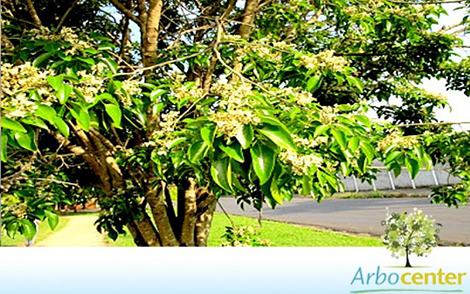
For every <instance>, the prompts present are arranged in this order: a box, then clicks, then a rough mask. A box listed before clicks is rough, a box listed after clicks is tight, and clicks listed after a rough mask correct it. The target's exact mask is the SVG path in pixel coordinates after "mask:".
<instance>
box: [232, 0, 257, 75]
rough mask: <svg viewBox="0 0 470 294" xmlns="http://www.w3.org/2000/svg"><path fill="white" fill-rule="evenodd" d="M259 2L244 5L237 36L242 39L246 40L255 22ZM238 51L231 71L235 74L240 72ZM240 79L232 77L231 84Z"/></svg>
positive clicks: (253, 0)
mask: <svg viewBox="0 0 470 294" xmlns="http://www.w3.org/2000/svg"><path fill="white" fill-rule="evenodd" d="M258 6H259V0H247V1H246V3H245V10H244V12H243V18H242V24H241V25H240V29H239V31H238V32H239V34H240V37H241V38H242V39H245V40H248V39H249V38H250V34H251V31H252V28H253V24H254V22H255V16H256V11H257V10H258ZM240 54H241V53H240V50H237V51H236V52H235V61H234V63H233V69H234V71H235V72H241V71H242V64H241V62H240V61H239V60H238V59H237V58H239V56H240ZM239 79H240V77H238V76H237V75H233V76H232V79H231V80H232V82H237V81H239Z"/></svg>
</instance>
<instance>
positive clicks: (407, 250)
mask: <svg viewBox="0 0 470 294" xmlns="http://www.w3.org/2000/svg"><path fill="white" fill-rule="evenodd" d="M405 250H406V265H405V267H412V266H411V264H410V256H409V255H410V254H409V251H410V250H409V248H408V247H406V249H405Z"/></svg>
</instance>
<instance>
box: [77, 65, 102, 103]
mask: <svg viewBox="0 0 470 294" xmlns="http://www.w3.org/2000/svg"><path fill="white" fill-rule="evenodd" d="M97 73H98V72H97V71H94V70H92V72H91V73H87V71H86V70H81V71H78V72H77V75H79V76H80V82H79V85H78V86H79V89H80V91H81V92H82V94H83V96H84V97H85V101H86V102H87V103H93V102H94V101H95V96H96V95H97V94H98V93H99V92H100V91H102V90H103V89H104V86H105V79H104V78H102V77H100V76H99V75H98V74H97Z"/></svg>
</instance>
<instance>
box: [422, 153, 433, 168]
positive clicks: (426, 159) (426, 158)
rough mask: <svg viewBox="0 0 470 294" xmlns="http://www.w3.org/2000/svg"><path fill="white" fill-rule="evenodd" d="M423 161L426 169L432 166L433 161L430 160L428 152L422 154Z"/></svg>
mask: <svg viewBox="0 0 470 294" xmlns="http://www.w3.org/2000/svg"><path fill="white" fill-rule="evenodd" d="M423 161H424V164H425V165H426V168H427V169H428V170H430V169H431V168H432V167H433V162H432V158H431V156H430V155H429V154H428V153H426V152H425V153H424V154H423Z"/></svg>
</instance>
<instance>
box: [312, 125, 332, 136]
mask: <svg viewBox="0 0 470 294" xmlns="http://www.w3.org/2000/svg"><path fill="white" fill-rule="evenodd" d="M329 128H330V126H329V125H321V126H318V127H317V128H316V129H315V133H314V134H313V135H314V136H315V137H318V136H320V135H323V134H325V132H326V131H327V130H328V129H329Z"/></svg>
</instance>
